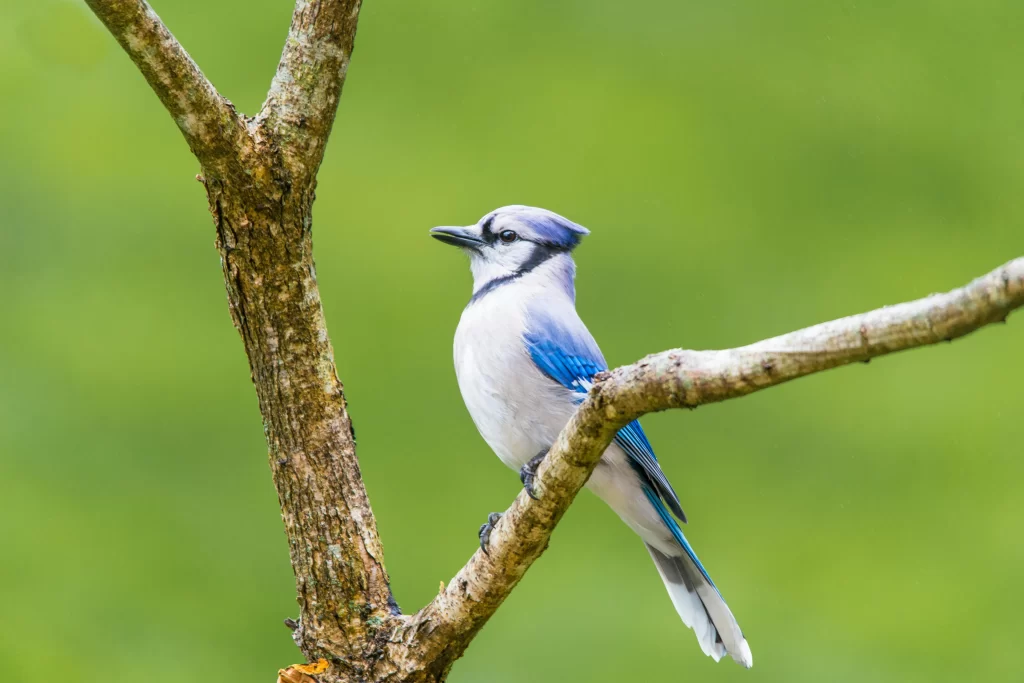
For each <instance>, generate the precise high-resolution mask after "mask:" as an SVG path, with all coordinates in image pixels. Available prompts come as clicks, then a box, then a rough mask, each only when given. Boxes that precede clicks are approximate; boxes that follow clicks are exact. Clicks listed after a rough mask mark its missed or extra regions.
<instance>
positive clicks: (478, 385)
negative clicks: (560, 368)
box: [455, 310, 576, 470]
mask: <svg viewBox="0 0 1024 683" xmlns="http://www.w3.org/2000/svg"><path fill="white" fill-rule="evenodd" d="M513 312H514V310H513ZM485 313H486V311H481V312H477V311H474V310H470V311H467V312H466V314H464V317H463V320H462V322H461V323H460V325H459V330H458V331H457V332H456V338H455V371H456V375H457V376H458V380H459V390H460V391H461V392H462V398H463V400H464V401H465V403H466V408H467V409H468V410H469V414H470V416H471V417H472V418H473V422H474V423H475V424H476V427H477V430H478V431H479V432H480V435H481V436H482V437H483V438H484V441H486V442H487V445H488V446H490V447H491V448H492V449H493V450H494V452H495V453H496V454H497V456H498V457H499V458H500V459H501V461H502V462H503V463H505V464H506V465H507V466H509V467H511V468H512V469H515V470H518V469H520V468H521V467H522V466H523V465H525V464H526V463H527V462H528V461H529V460H530V458H532V457H534V456H535V455H537V454H538V453H540V452H542V451H544V450H547V449H548V448H549V447H550V446H551V444H552V443H554V441H555V438H556V437H557V436H558V433H559V432H560V431H561V430H562V427H564V426H565V424H566V422H568V421H569V418H570V417H571V416H572V414H573V412H574V411H575V408H576V406H575V404H574V403H573V400H572V399H573V395H572V392H570V391H569V390H567V389H565V387H562V386H561V385H559V384H557V383H556V382H554V381H553V380H552V379H551V378H549V377H547V376H546V375H544V374H543V373H542V372H541V371H540V370H539V369H538V368H537V366H536V365H534V363H533V361H532V360H531V359H530V356H529V354H528V353H527V351H526V348H525V346H524V345H523V342H522V337H521V334H520V333H519V332H518V329H519V326H518V325H510V324H509V322H510V321H509V320H508V319H507V318H505V319H503V320H496V319H494V318H495V317H496V316H487V315H485ZM512 322H515V321H514V320H513V321H512Z"/></svg>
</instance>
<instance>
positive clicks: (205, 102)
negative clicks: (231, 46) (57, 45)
mask: <svg viewBox="0 0 1024 683" xmlns="http://www.w3.org/2000/svg"><path fill="white" fill-rule="evenodd" d="M86 4H88V5H89V8H90V9H92V11H93V13H94V14H95V15H96V16H97V17H99V19H100V21H102V22H103V24H104V25H105V26H106V27H107V29H108V30H109V31H110V33H112V34H113V36H114V38H116V39H117V42H118V43H120V44H121V47H122V48H124V51H125V52H127V53H128V56H129V57H131V60H132V61H133V62H135V65H136V66H138V68H139V71H141V72H142V75H143V76H145V78H146V81H147V82H148V83H149V85H150V87H151V88H153V91H154V92H155V93H156V95H157V97H159V98H160V101H161V102H163V104H164V107H165V108H166V109H167V111H168V112H170V114H171V116H172V117H173V118H174V122H175V123H176V124H178V128H179V129H180V130H181V132H182V134H183V135H184V136H185V140H186V141H187V142H188V146H189V148H191V150H192V153H193V154H195V155H196V157H197V158H198V159H199V162H200V163H201V164H202V165H203V166H204V167H210V168H217V169H221V170H222V171H223V170H226V169H227V168H229V166H231V165H232V164H233V162H234V161H235V160H236V159H237V158H238V157H239V154H240V153H242V151H243V150H245V149H248V148H249V147H250V142H249V136H248V133H247V131H246V127H245V123H244V122H243V121H242V119H241V117H239V116H238V114H237V113H236V112H235V108H234V107H233V106H232V105H231V103H230V102H228V101H227V100H226V99H224V98H223V97H221V95H220V93H218V92H217V89H216V88H214V87H213V85H212V84H211V83H210V81H208V80H206V76H204V75H203V73H202V72H201V71H200V70H199V67H198V66H196V63H195V62H194V61H192V58H191V57H190V56H189V55H188V53H187V52H185V48H183V47H182V46H181V44H180V43H179V42H178V41H177V39H175V37H174V36H173V35H172V34H171V32H170V31H168V30H167V27H166V26H164V24H163V22H162V21H161V20H160V17H158V16H157V14H156V12H154V11H153V9H152V8H151V7H150V6H149V5H148V4H146V2H145V1H144V0H86Z"/></svg>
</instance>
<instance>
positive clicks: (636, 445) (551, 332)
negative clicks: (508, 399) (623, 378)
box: [523, 315, 686, 522]
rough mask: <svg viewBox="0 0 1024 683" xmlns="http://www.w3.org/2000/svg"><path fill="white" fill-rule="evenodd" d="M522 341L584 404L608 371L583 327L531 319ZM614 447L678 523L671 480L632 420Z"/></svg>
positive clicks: (678, 511)
mask: <svg viewBox="0 0 1024 683" xmlns="http://www.w3.org/2000/svg"><path fill="white" fill-rule="evenodd" d="M523 341H524V342H525V343H526V348H527V350H528V351H529V353H530V358H532V359H533V362H534V364H535V365H536V366H537V367H538V368H539V369H540V371H541V372H543V373H544V374H545V375H547V376H548V377H550V378H551V379H553V380H554V381H556V382H558V383H559V384H561V385H562V386H563V387H565V388H567V389H572V390H573V391H575V392H576V393H577V394H579V398H578V399H577V403H582V402H583V399H584V398H585V397H586V395H587V391H589V390H590V386H591V383H592V382H593V379H594V375H596V374H597V373H599V372H602V371H604V370H607V369H608V364H607V363H606V362H605V360H604V356H603V355H601V349H599V348H598V347H597V343H596V342H595V341H594V338H593V337H592V336H591V335H590V332H588V331H587V329H586V327H584V326H583V324H582V323H580V324H579V326H578V329H577V330H576V331H575V332H573V331H570V330H569V329H568V327H567V326H566V325H564V324H562V323H561V322H560V321H557V320H554V319H553V318H552V317H551V316H543V315H542V316H536V315H534V316H531V325H530V326H529V327H528V329H527V331H526V334H524V335H523ZM615 443H616V444H617V445H618V446H619V447H620V448H621V449H622V450H623V451H625V452H626V455H628V456H629V459H630V462H631V463H632V464H633V466H634V468H635V469H636V470H637V473H638V474H640V475H641V478H642V479H644V481H645V482H646V483H647V484H648V485H649V486H650V487H651V488H652V489H653V490H654V491H657V494H658V495H659V496H660V497H661V498H662V499H663V500H664V501H665V503H666V504H667V505H668V506H669V508H670V509H671V510H672V512H673V513H675V515H676V516H677V517H679V519H681V520H683V521H684V522H685V521H686V515H685V514H684V513H683V508H682V506H681V505H680V503H679V496H678V495H676V492H675V490H674V489H673V488H672V484H670V483H669V481H668V477H666V476H665V473H664V472H662V471H661V466H660V465H659V464H658V459H657V458H656V457H655V456H654V449H652V448H651V444H650V442H649V441H648V440H647V436H646V435H645V434H644V430H643V429H641V427H640V423H639V422H637V421H636V420H633V421H632V422H630V423H629V424H628V425H626V426H625V427H623V428H622V429H620V430H619V433H618V434H616V435H615Z"/></svg>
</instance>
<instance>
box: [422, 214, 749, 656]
mask: <svg viewBox="0 0 1024 683" xmlns="http://www.w3.org/2000/svg"><path fill="white" fill-rule="evenodd" d="M430 234H431V235H432V236H433V237H435V238H437V239H438V240H440V241H441V242H444V243H446V244H451V245H454V246H456V247H459V248H461V249H462V250H463V251H464V252H466V253H467V254H468V255H469V258H470V270H471V271H472V274H473V295H472V297H471V298H470V300H469V304H468V305H467V306H466V308H465V310H464V311H463V312H462V318H461V320H460V321H459V326H458V329H457V330H456V331H455V374H456V375H457V377H458V382H459V389H460V391H461V392H462V398H463V400H464V401H465V403H466V407H467V408H468V409H469V414H470V415H471V416H472V418H473V422H474V423H475V424H476V427H477V429H478V430H479V431H480V435H481V436H483V438H484V441H486V442H487V445H488V446H490V447H491V448H492V449H493V450H494V452H495V453H496V454H497V455H498V457H499V458H500V459H501V461H502V462H503V463H505V464H506V465H507V466H509V467H511V468H512V469H514V470H518V471H519V472H520V478H521V479H522V481H523V485H524V486H525V487H526V490H527V492H528V493H530V495H533V491H532V480H533V477H534V475H535V472H536V468H537V466H538V465H539V464H540V461H541V459H542V458H543V457H544V455H545V454H546V453H547V451H548V449H549V448H550V447H551V445H552V444H553V443H554V442H555V439H556V437H557V436H558V433H559V432H560V431H561V430H562V428H563V427H564V426H565V425H566V423H567V422H568V421H569V418H570V417H571V416H572V414H573V412H574V411H575V410H576V408H577V406H578V405H579V404H580V403H581V402H582V401H583V399H584V397H585V396H586V393H587V391H588V390H589V388H590V386H591V381H592V379H593V377H594V375H595V374H597V373H598V372H601V371H603V370H607V369H608V364H607V363H605V360H604V356H602V355H601V350H600V349H599V348H598V346H597V343H596V342H595V341H594V338H593V337H592V336H591V335H590V332H589V331H588V330H587V328H586V326H585V325H584V324H583V321H582V320H580V317H579V315H578V314H577V313H576V289H575V286H574V279H575V276H576V264H575V263H574V262H573V260H572V250H573V249H574V248H575V247H576V245H577V244H579V241H580V239H581V238H582V237H583V236H584V235H586V234H588V230H587V229H586V228H584V227H582V226H580V225H577V224H576V223H573V222H572V221H570V220H567V219H565V218H563V217H562V216H559V215H558V214H556V213H553V212H551V211H547V210H545V209H538V208H534V207H529V206H506V207H503V208H500V209H496V210H494V211H492V212H490V213H489V214H487V215H486V216H484V217H483V218H481V219H480V221H479V222H478V223H477V224H476V225H470V226H467V227H438V228H434V229H433V230H431V231H430ZM587 488H589V489H590V490H591V491H593V492H594V493H596V494H597V495H598V496H599V497H600V498H601V499H603V500H604V501H605V502H606V503H608V505H610V506H611V508H612V509H613V510H614V511H615V512H616V513H617V514H618V515H619V517H621V518H622V520H623V521H624V522H625V523H626V524H627V525H628V526H629V527H630V528H631V529H632V530H633V531H635V532H636V533H637V534H639V536H640V538H641V539H643V541H644V544H645V545H646V546H647V551H648V552H649V553H650V554H651V557H652V558H653V559H654V564H655V565H656V566H657V568H658V573H659V574H661V578H662V580H663V581H664V582H665V587H666V588H667V589H668V594H669V596H670V597H671V599H672V603H673V605H675V608H676V611H677V612H678V613H679V616H680V617H681V618H682V620H683V623H684V624H686V625H687V626H688V627H690V628H691V629H693V631H694V633H696V635H697V641H698V642H699V643H700V647H701V649H702V650H703V651H704V654H706V655H708V656H709V657H711V658H713V659H714V660H715V661H716V662H717V661H718V660H720V659H721V658H722V656H723V655H725V654H726V653H728V654H729V655H731V656H732V658H733V659H734V660H736V661H737V662H739V663H740V664H742V665H743V666H745V667H748V668H749V667H750V666H751V665H752V664H753V657H752V655H751V653H750V647H749V646H748V645H747V641H746V639H745V638H744V637H743V632H742V631H740V627H739V624H737V623H736V619H735V618H734V617H733V615H732V612H731V611H730V610H729V607H728V606H727V605H726V604H725V600H724V599H723V598H722V595H721V593H719V592H718V589H717V588H716V587H715V584H714V583H713V582H712V581H711V577H710V576H708V572H707V570H705V569H704V566H703V565H702V564H701V563H700V560H698V559H697V555H696V553H694V551H693V548H692V547H691V546H690V544H689V542H688V541H687V540H686V537H685V536H684V535H683V532H682V530H681V529H680V527H679V523H678V522H677V521H676V518H678V519H679V520H681V521H683V522H685V521H686V517H685V516H684V514H683V510H682V507H681V506H680V503H679V497H678V496H677V495H676V492H675V491H674V490H673V489H672V485H671V484H670V483H669V482H668V479H667V477H666V476H665V473H664V472H662V471H661V467H660V466H659V465H658V460H657V459H656V458H655V457H654V451H653V450H652V449H651V444H650V443H649V442H648V441H647V437H646V436H644V432H643V430H642V429H641V428H640V423H639V422H636V421H634V422H631V423H629V424H628V425H626V426H625V427H623V428H622V429H621V430H620V431H619V433H618V435H617V436H616V437H615V440H614V442H613V443H612V445H610V446H609V447H608V450H606V451H605V452H604V455H603V456H602V458H601V460H600V462H598V464H597V467H596V468H595V469H594V472H593V474H592V475H591V476H590V480H589V481H588V482H587ZM673 515H674V517H673ZM498 517H499V515H498V514H497V513H494V514H492V515H491V516H490V517H489V518H488V523H487V524H485V525H484V526H483V527H481V532H480V542H481V547H482V548H483V549H484V551H485V552H486V550H487V540H488V536H489V534H490V530H491V527H492V526H493V524H494V523H495V522H496V521H497V519H498Z"/></svg>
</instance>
